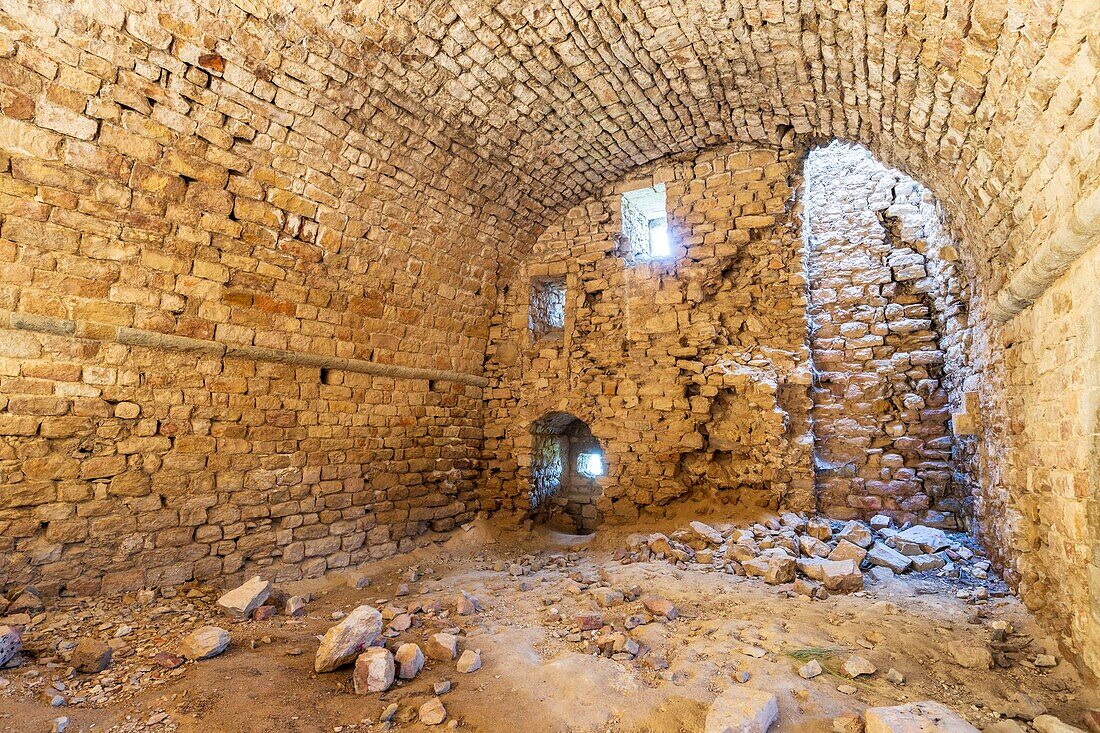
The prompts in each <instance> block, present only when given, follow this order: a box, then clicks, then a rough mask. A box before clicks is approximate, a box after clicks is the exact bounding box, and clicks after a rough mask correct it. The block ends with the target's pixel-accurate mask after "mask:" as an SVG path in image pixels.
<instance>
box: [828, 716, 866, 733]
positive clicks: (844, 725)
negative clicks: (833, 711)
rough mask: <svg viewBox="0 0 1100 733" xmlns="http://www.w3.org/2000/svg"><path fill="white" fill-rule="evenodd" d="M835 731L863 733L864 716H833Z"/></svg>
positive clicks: (839, 732) (835, 732) (834, 732)
mask: <svg viewBox="0 0 1100 733" xmlns="http://www.w3.org/2000/svg"><path fill="white" fill-rule="evenodd" d="M833 733H863V718H861V717H859V716H858V715H842V716H840V717H839V718H833Z"/></svg>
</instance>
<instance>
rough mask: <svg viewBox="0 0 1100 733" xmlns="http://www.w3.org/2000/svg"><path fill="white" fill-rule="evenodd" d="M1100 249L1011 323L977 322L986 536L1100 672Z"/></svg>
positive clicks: (1028, 594) (1010, 572) (981, 504)
mask: <svg viewBox="0 0 1100 733" xmlns="http://www.w3.org/2000/svg"><path fill="white" fill-rule="evenodd" d="M1097 282H1100V250H1098V249H1093V250H1092V251H1091V253H1089V254H1088V255H1086V256H1085V257H1083V258H1082V259H1081V260H1079V261H1078V262H1077V264H1076V265H1075V266H1074V267H1073V268H1072V269H1071V270H1070V271H1069V272H1068V273H1066V275H1064V276H1063V277H1061V278H1060V279H1059V280H1058V281H1057V282H1056V283H1055V284H1054V285H1053V286H1052V287H1051V288H1050V289H1049V290H1048V291H1047V292H1046V293H1045V294H1044V295H1043V296H1042V297H1041V298H1040V299H1039V300H1038V301H1037V302H1036V303H1035V304H1034V305H1033V306H1032V307H1031V308H1029V309H1028V310H1025V311H1024V312H1022V313H1020V314H1019V315H1017V316H1016V317H1015V318H1014V319H1013V320H1011V321H1010V322H1009V323H1008V324H1007V325H1006V326H1005V327H1003V328H993V327H990V326H989V324H988V322H986V321H983V320H981V319H975V320H974V326H973V328H972V334H973V351H974V353H975V354H976V355H978V358H979V359H980V360H981V361H980V364H981V367H982V380H981V383H980V385H979V394H980V399H981V402H980V408H979V410H980V415H981V420H982V425H981V437H980V438H979V439H977V440H976V441H975V442H976V445H975V459H974V460H975V462H976V463H977V464H978V465H980V466H981V470H982V478H983V480H982V491H981V492H980V493H979V494H978V497H977V506H976V514H977V521H976V523H975V531H976V533H977V535H978V537H979V538H980V539H981V540H982V541H983V542H984V543H985V544H986V546H988V547H989V548H990V550H991V552H992V553H993V554H994V557H995V558H996V560H997V563H998V565H999V566H1000V567H1001V568H1003V570H1004V571H1005V574H1006V576H1007V577H1008V578H1009V580H1010V581H1012V583H1013V584H1014V585H1016V586H1017V587H1018V589H1019V592H1020V595H1021V597H1022V598H1023V600H1024V602H1025V603H1026V604H1027V605H1028V607H1029V608H1030V609H1031V610H1033V611H1035V612H1036V613H1037V614H1038V615H1039V616H1040V618H1042V619H1044V620H1045V621H1047V623H1048V626H1049V627H1051V628H1053V629H1055V630H1057V631H1058V632H1059V635H1060V640H1061V641H1062V643H1063V644H1064V648H1065V649H1066V650H1067V651H1069V652H1071V653H1073V654H1074V655H1076V656H1078V658H1079V659H1080V660H1082V661H1083V662H1084V663H1085V664H1086V665H1088V666H1089V667H1090V668H1091V669H1093V670H1098V671H1100V551H1098V548H1100V442H1098V440H1097V435H1098V432H1100V427H1098V426H1100V329H1098V324H1100V316H1098V314H1100V290H1098V289H1097V287H1096V283H1097Z"/></svg>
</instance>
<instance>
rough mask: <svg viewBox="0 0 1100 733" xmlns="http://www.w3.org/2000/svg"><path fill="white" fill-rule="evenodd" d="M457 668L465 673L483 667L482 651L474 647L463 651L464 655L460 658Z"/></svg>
mask: <svg viewBox="0 0 1100 733" xmlns="http://www.w3.org/2000/svg"><path fill="white" fill-rule="evenodd" d="M456 668H457V669H458V671H459V672H462V673H463V674H469V673H470V672H476V671H478V670H479V669H481V652H479V651H474V650H472V649H467V650H466V651H464V652H462V656H461V657H459V658H458V664H457V665H456Z"/></svg>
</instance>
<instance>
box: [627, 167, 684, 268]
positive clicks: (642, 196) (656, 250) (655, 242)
mask: <svg viewBox="0 0 1100 733" xmlns="http://www.w3.org/2000/svg"><path fill="white" fill-rule="evenodd" d="M666 207H667V202H666V197H665V184H663V183H658V184H656V185H655V186H649V187H647V188H639V189H636V190H634V191H627V192H626V193H624V194H623V195H622V200H621V202H620V211H621V213H622V226H623V235H624V236H625V237H626V238H627V241H629V242H630V250H631V253H632V254H633V255H634V256H635V257H636V258H638V259H648V260H660V259H665V258H667V257H670V256H671V255H672V243H671V241H670V240H669V235H668V210H667V208H666Z"/></svg>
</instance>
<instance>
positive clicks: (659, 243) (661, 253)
mask: <svg viewBox="0 0 1100 733" xmlns="http://www.w3.org/2000/svg"><path fill="white" fill-rule="evenodd" d="M669 254H670V252H669V247H668V224H667V223H666V222H664V221H660V222H658V221H653V222H650V224H649V256H650V257H668V256H669Z"/></svg>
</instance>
